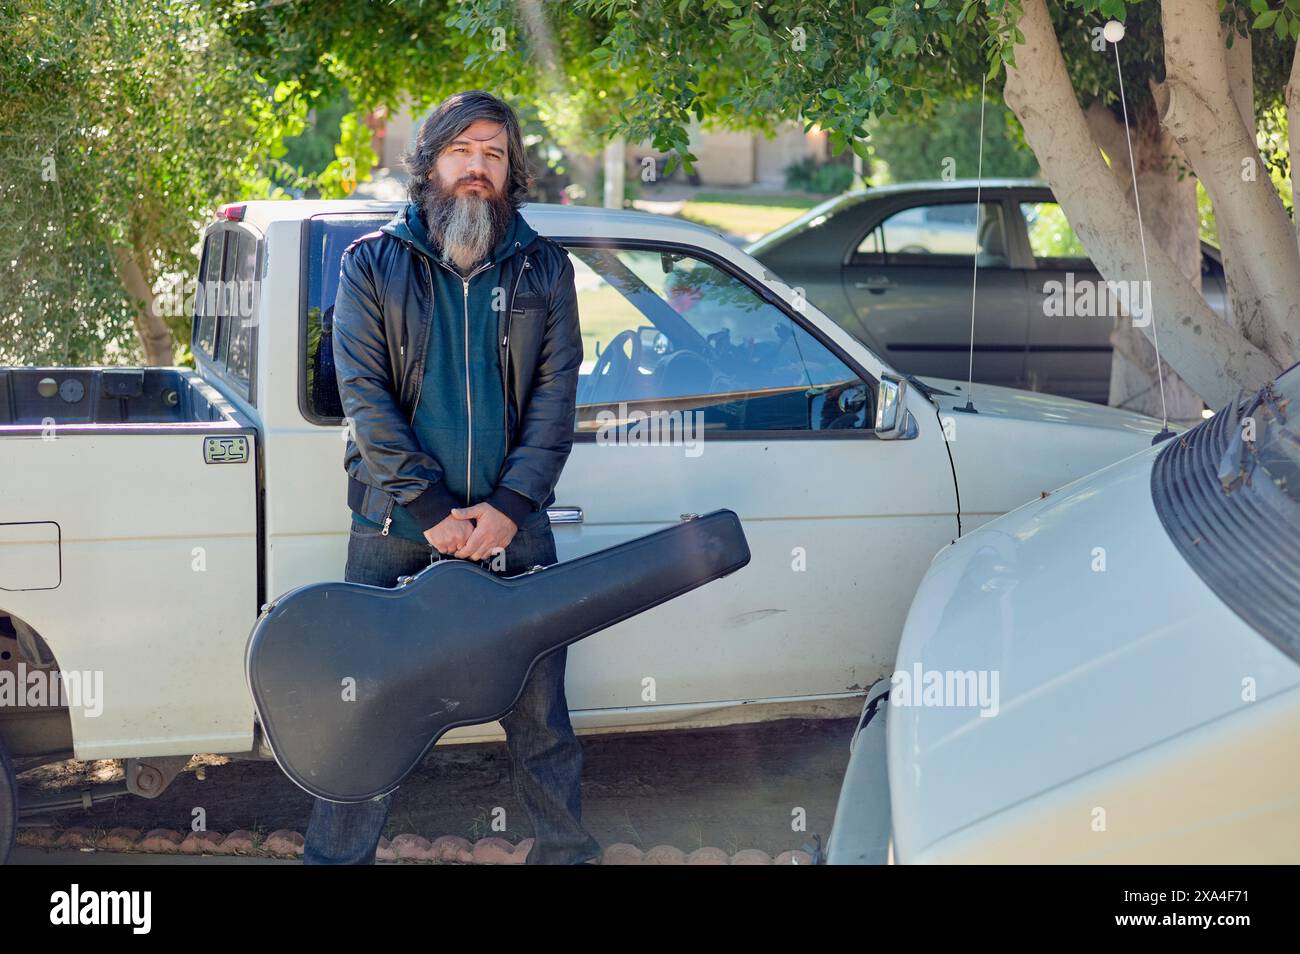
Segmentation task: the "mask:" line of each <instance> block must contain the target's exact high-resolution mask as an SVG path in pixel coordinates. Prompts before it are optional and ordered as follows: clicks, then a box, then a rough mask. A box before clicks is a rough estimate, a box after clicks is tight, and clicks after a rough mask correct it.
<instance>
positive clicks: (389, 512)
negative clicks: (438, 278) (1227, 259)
mask: <svg viewBox="0 0 1300 954" xmlns="http://www.w3.org/2000/svg"><path fill="white" fill-rule="evenodd" d="M411 251H412V252H414V251H415V248H414V247H413V246H412V247H411ZM419 259H420V263H421V264H422V265H423V266H424V268H423V269H421V271H423V272H424V279H425V282H426V283H427V284H428V289H429V306H430V307H432V306H433V273H432V272H430V271H428V268H429V261H428V259H426V258H425V257H424V256H423V255H420V256H419ZM432 324H433V316H432V315H431V316H430V317H429V320H428V321H426V322H425V323H424V341H423V344H424V347H423V348H421V350H420V352H419V353H418V354H417V355H416V358H415V363H416V369H417V372H418V373H417V374H416V375H415V400H414V401H412V402H411V417H410V420H409V421H408V423H410V424H414V423H415V412H416V409H417V408H419V406H420V391H421V389H422V388H423V387H424V361H425V357H426V355H427V354H428V348H429V326H430V325H432ZM395 503H397V498H396V497H393V496H391V495H390V497H389V500H388V506H387V507H386V508H384V528H383V529H382V530H380V531H379V535H380V536H383V537H386V536H388V528H389V527H390V526H391V525H392V523H393V505H394V504H395Z"/></svg>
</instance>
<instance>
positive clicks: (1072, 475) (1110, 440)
mask: <svg viewBox="0 0 1300 954" xmlns="http://www.w3.org/2000/svg"><path fill="white" fill-rule="evenodd" d="M922 383H924V384H932V385H933V386H934V387H937V388H940V389H941V390H944V391H951V392H953V393H952V394H947V395H945V394H935V395H934V397H933V400H934V401H935V402H936V403H937V404H938V416H939V420H940V423H941V425H942V427H943V431H944V436H945V438H946V439H947V441H948V451H949V453H950V454H951V455H952V463H953V471H954V473H955V475H956V478H957V490H958V493H959V495H960V498H961V524H962V532H963V533H969V532H970V531H971V530H973V529H974V528H975V527H978V526H979V525H980V524H982V523H985V522H987V521H988V520H991V519H993V518H994V517H997V516H1000V515H1002V514H1004V513H1006V512H1007V511H1009V510H1012V509H1014V508H1015V507H1019V506H1020V505H1021V504H1023V503H1024V502H1025V501H1026V500H1034V499H1037V498H1038V497H1040V496H1042V495H1043V494H1045V493H1049V492H1051V491H1054V490H1056V489H1058V488H1060V487H1063V486H1065V485H1066V484H1068V483H1070V482H1071V481H1074V480H1078V479H1080V478H1082V477H1086V476H1087V475H1088V474H1091V473H1093V472H1094V471H1096V470H1099V469H1100V468H1102V467H1106V466H1108V465H1110V464H1113V463H1115V462H1116V461H1118V460H1122V459H1124V458H1125V457H1129V456H1130V455H1132V454H1136V453H1138V452H1140V451H1144V450H1147V449H1149V448H1150V447H1151V439H1152V438H1153V437H1154V436H1155V435H1156V434H1158V433H1159V432H1160V422H1159V421H1157V420H1155V419H1154V418H1150V417H1146V416H1145V415H1142V414H1134V413H1133V412H1131V411H1121V410H1118V409H1117V408H1113V407H1105V406H1103V405H1100V404H1091V403H1089V402H1087V401H1076V400H1073V399H1071V398H1063V397H1056V396H1055V395H1051V394H1038V393H1035V392H1032V391H1018V390H1015V389H1013V388H1000V387H996V386H994V385H989V384H976V385H975V386H974V387H973V388H972V389H970V390H969V391H968V388H967V385H966V382H965V381H950V380H946V379H943V378H923V379H922ZM968 393H969V394H970V395H972V396H973V398H974V406H975V411H976V413H974V414H970V413H966V412H964V411H963V410H962V409H963V408H965V406H966V401H967V395H968ZM1173 429H1174V430H1182V428H1173Z"/></svg>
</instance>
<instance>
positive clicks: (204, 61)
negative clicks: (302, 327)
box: [0, 0, 368, 365]
mask: <svg viewBox="0 0 1300 954" xmlns="http://www.w3.org/2000/svg"><path fill="white" fill-rule="evenodd" d="M227 25H228V24H227V23H225V22H223V20H222V18H221V16H220V14H219V12H216V11H214V10H213V8H212V4H210V3H197V4H196V3H190V2H184V0H19V2H17V3H9V4H6V5H4V6H3V7H2V8H0V89H3V91H4V95H3V96H2V97H0V262H3V263H4V264H3V267H0V364H13V363H20V364H21V363H35V364H74V365H75V364H112V363H123V362H124V363H140V362H142V361H143V362H144V363H146V364H153V365H170V364H173V363H175V361H176V360H177V354H176V342H177V341H178V340H179V341H182V342H184V341H187V340H188V338H189V317H188V311H187V309H186V308H184V307H183V303H184V302H185V300H186V298H187V297H188V292H190V291H192V286H191V287H190V288H186V287H185V284H184V283H185V282H186V280H187V279H191V280H192V279H193V278H194V277H195V276H196V275H197V272H198V260H197V252H198V247H197V243H196V238H197V235H198V231H199V229H200V228H201V227H202V226H203V224H205V223H206V222H208V221H211V219H212V216H213V214H214V212H215V210H216V206H217V205H218V204H219V203H220V202H227V201H236V200H239V199H243V198H254V197H274V196H276V195H277V194H280V193H279V190H278V189H277V188H276V187H275V186H274V185H273V184H272V182H271V176H272V174H275V175H277V177H278V178H280V179H281V180H282V181H287V182H296V181H299V180H300V178H301V177H300V176H298V174H297V173H299V172H300V170H293V169H289V168H287V167H286V166H285V164H284V163H283V162H282V161H280V160H279V158H278V157H279V155H282V154H283V151H284V147H283V146H282V145H281V144H280V143H281V140H282V139H283V138H285V137H286V136H291V135H293V134H295V133H297V132H299V131H301V129H302V128H303V121H304V117H305V115H306V112H307V109H308V106H309V104H310V101H311V99H312V96H311V94H310V93H309V92H308V91H306V90H304V89H303V87H302V86H301V85H300V84H297V83H294V82H292V81H290V82H285V83H275V82H271V81H268V80H266V79H263V78H261V77H259V76H258V75H257V74H256V64H250V63H249V61H248V59H247V58H246V57H245V56H244V55H243V53H242V51H241V50H239V49H238V48H237V47H236V46H235V45H234V44H232V43H231V41H230V39H229V36H228V34H227V29H226V28H227ZM250 66H251V67H252V68H250ZM366 148H367V149H368V145H367V146H366ZM325 171H328V167H327V169H326V170H325ZM312 181H313V182H314V181H315V180H312ZM339 194H343V193H342V192H340V193H339Z"/></svg>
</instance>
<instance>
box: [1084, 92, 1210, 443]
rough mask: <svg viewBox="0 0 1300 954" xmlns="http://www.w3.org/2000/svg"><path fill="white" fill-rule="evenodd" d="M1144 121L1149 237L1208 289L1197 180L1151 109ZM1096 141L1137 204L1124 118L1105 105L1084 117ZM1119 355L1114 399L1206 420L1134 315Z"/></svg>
mask: <svg viewBox="0 0 1300 954" xmlns="http://www.w3.org/2000/svg"><path fill="white" fill-rule="evenodd" d="M1135 112H1136V113H1137V115H1138V117H1139V121H1138V122H1136V123H1133V125H1132V129H1131V135H1132V139H1133V159H1134V162H1135V163H1136V165H1137V187H1138V199H1139V200H1140V202H1141V205H1142V222H1143V225H1144V227H1145V230H1146V240H1147V242H1149V243H1156V244H1159V245H1160V247H1161V248H1163V249H1164V250H1165V253H1166V254H1168V255H1169V257H1170V258H1171V259H1172V260H1173V261H1174V262H1175V263H1176V264H1177V265H1178V268H1179V271H1181V272H1182V274H1183V276H1184V277H1185V278H1186V279H1187V280H1188V281H1189V282H1190V283H1191V284H1192V286H1193V287H1194V288H1195V289H1196V290H1197V291H1200V290H1201V243H1200V238H1199V231H1200V216H1199V214H1198V212H1197V209H1196V180H1195V179H1194V178H1193V177H1192V176H1190V175H1185V176H1183V178H1182V181H1181V182H1180V181H1179V172H1180V170H1183V171H1185V163H1184V161H1183V158H1182V154H1181V152H1179V150H1178V147H1177V145H1175V143H1174V142H1173V140H1172V138H1171V137H1170V135H1169V133H1168V132H1166V131H1165V130H1164V129H1162V128H1161V127H1160V125H1159V123H1158V122H1157V121H1156V117H1155V114H1154V112H1153V111H1152V110H1151V109H1150V108H1149V107H1148V108H1136V109H1135ZM1085 117H1086V119H1087V122H1088V128H1089V129H1090V130H1091V131H1092V135H1093V138H1094V139H1095V140H1096V141H1097V144H1098V145H1099V146H1101V148H1102V150H1103V151H1104V152H1105V153H1106V156H1107V158H1108V159H1110V171H1111V174H1112V175H1114V177H1115V181H1116V183H1117V184H1118V185H1119V187H1120V189H1121V190H1122V191H1123V193H1124V196H1125V198H1127V199H1128V200H1129V201H1130V202H1131V201H1132V199H1133V171H1132V166H1131V165H1130V164H1129V146H1128V141H1127V139H1126V137H1125V135H1124V124H1123V121H1122V120H1121V119H1120V118H1119V117H1118V116H1116V115H1115V114H1114V113H1113V112H1111V111H1110V110H1109V109H1107V108H1106V107H1105V106H1104V105H1102V103H1101V102H1100V101H1095V102H1093V103H1092V105H1090V106H1089V107H1088V109H1087V111H1086V113H1085ZM1111 344H1113V345H1114V347H1115V351H1114V356H1113V359H1112V361H1111V371H1110V401H1109V403H1110V404H1111V406H1113V407H1122V408H1125V409H1127V410H1130V411H1137V412H1139V413H1141V414H1149V415H1151V416H1152V417H1164V416H1165V415H1166V414H1167V415H1168V419H1169V420H1171V421H1176V422H1178V423H1181V424H1193V423H1196V422H1198V421H1200V420H1201V403H1202V402H1201V399H1200V397H1198V396H1197V394H1196V392H1195V391H1194V390H1192V388H1191V387H1190V386H1189V385H1188V384H1187V383H1186V382H1185V381H1183V379H1182V378H1180V377H1179V376H1178V375H1177V374H1176V373H1175V372H1174V371H1173V370H1172V369H1171V368H1170V367H1169V362H1167V361H1161V362H1160V374H1161V377H1162V378H1163V380H1164V392H1163V399H1162V394H1161V382H1160V381H1159V380H1158V379H1157V378H1156V349H1155V347H1154V346H1153V345H1152V344H1151V342H1150V341H1148V340H1147V339H1146V337H1145V336H1144V335H1142V333H1141V332H1140V331H1138V329H1136V328H1134V327H1133V324H1132V322H1131V321H1130V320H1129V319H1128V318H1117V319H1116V321H1115V327H1114V328H1113V329H1112V331H1111Z"/></svg>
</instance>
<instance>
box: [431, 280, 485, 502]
mask: <svg viewBox="0 0 1300 954" xmlns="http://www.w3.org/2000/svg"><path fill="white" fill-rule="evenodd" d="M438 264H439V265H442V266H443V267H444V268H445V269H447V271H449V272H451V273H452V274H454V275H455V276H456V277H457V278H459V279H460V284H461V287H462V288H463V289H464V292H465V295H464V317H465V423H466V425H467V426H466V430H467V431H468V437H469V447H468V448H467V449H466V451H465V506H466V507H468V506H469V505H470V493H471V489H472V488H471V483H472V480H471V477H470V474H471V468H472V463H473V460H474V399H473V398H472V397H471V396H470V386H469V280H470V279H471V278H473V277H474V276H475V275H477V274H478V273H479V272H481V271H483V270H484V269H487V268H491V267H492V265H493V263H492V262H490V261H489V262H484V263H483V264H482V265H480V266H479V267H478V268H476V269H474V271H472V272H470V273H469V275H468V276H463V275H461V274H460V273H459V272H457V271H456V270H455V269H454V268H452V267H451V266H450V265H448V264H446V263H445V262H439V263H438Z"/></svg>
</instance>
